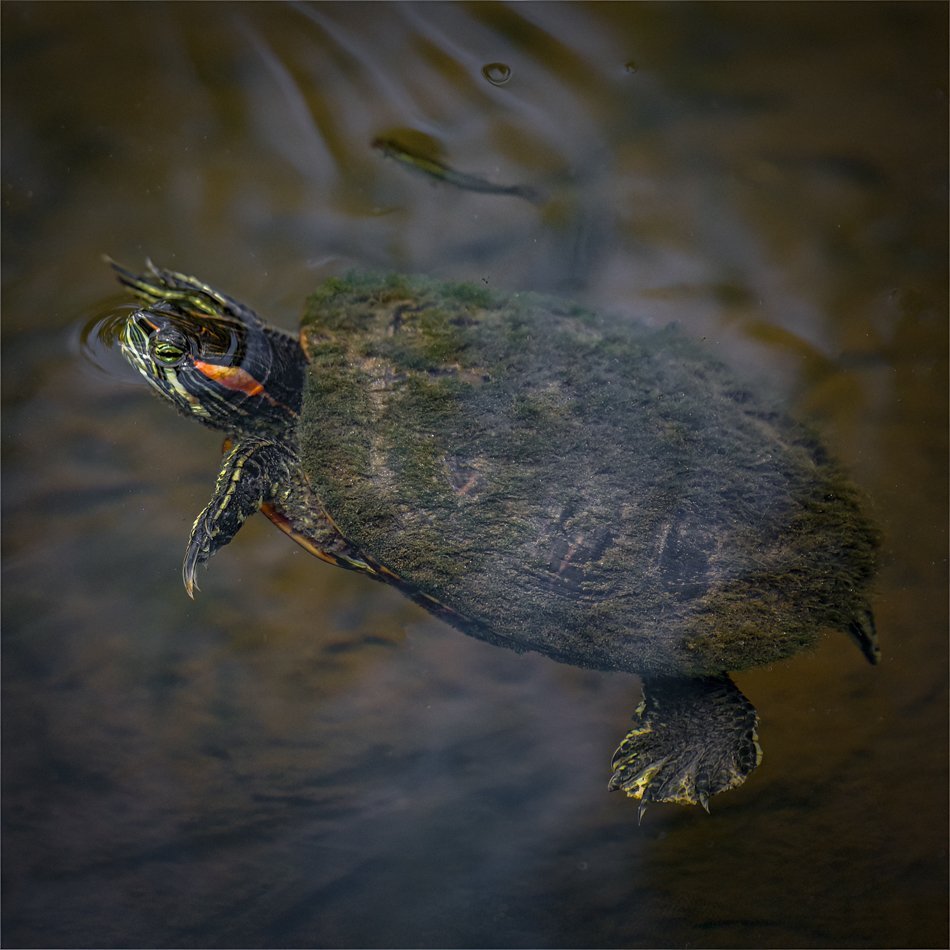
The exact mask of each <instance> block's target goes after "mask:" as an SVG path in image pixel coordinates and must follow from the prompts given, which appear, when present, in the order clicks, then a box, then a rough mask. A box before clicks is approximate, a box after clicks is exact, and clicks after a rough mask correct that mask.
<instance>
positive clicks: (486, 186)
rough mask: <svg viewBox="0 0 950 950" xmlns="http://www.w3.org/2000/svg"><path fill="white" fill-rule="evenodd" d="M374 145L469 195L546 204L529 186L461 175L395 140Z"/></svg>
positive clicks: (393, 157)
mask: <svg viewBox="0 0 950 950" xmlns="http://www.w3.org/2000/svg"><path fill="white" fill-rule="evenodd" d="M371 145H372V147H373V148H375V149H376V150H377V151H379V152H382V154H383V155H384V156H385V157H386V158H391V159H393V160H394V161H397V162H399V164H400V165H405V166H406V167H407V168H410V169H413V170H414V171H417V172H420V173H421V174H423V175H428V176H429V178H435V179H436V180H437V181H443V182H445V183H446V184H449V185H454V186H455V187H456V188H464V189H465V190H466V191H477V192H480V193H481V194H487V195H513V196H514V197H516V198H524V200H525V201H530V202H531V204H540V203H541V202H542V201H543V200H544V198H543V196H542V195H541V193H540V192H538V191H537V190H536V189H534V188H530V187H528V186H527V185H496V184H493V183H492V182H490V181H487V180H486V179H484V178H479V177H478V176H476V175H469V174H466V173H465V172H458V171H456V170H455V169H454V168H449V166H448V165H446V164H444V163H443V162H440V161H439V160H438V159H436V158H433V157H430V156H428V155H423V154H421V153H420V152H413V151H410V150H409V149H408V148H407V147H406V146H403V145H400V144H399V143H398V142H397V141H396V140H395V139H390V138H376V139H373V141H372V143H371Z"/></svg>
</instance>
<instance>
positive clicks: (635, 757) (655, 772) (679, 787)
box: [609, 676, 762, 815]
mask: <svg viewBox="0 0 950 950" xmlns="http://www.w3.org/2000/svg"><path fill="white" fill-rule="evenodd" d="M757 724H758V716H757V715H756V712H755V707H753V705H752V703H750V702H749V700H747V699H746V698H745V696H743V695H742V693H741V692H740V691H739V689H738V687H737V686H736V685H735V684H734V683H733V682H732V680H731V679H729V677H728V676H715V677H704V678H698V679H686V678H672V677H670V678H668V677H658V678H655V679H644V681H643V702H641V703H640V706H639V707H638V708H637V711H636V716H635V725H634V727H633V729H631V730H630V732H628V733H627V735H626V737H625V738H624V740H623V742H621V743H620V747H619V748H618V749H617V751H616V752H615V753H614V757H613V760H612V761H611V768H612V769H613V770H614V773H613V776H612V777H611V779H610V785H609V788H610V790H611V791H614V790H616V789H623V791H625V792H626V793H627V794H628V795H629V796H630V797H631V798H637V799H640V801H641V806H640V813H641V815H642V813H643V809H644V807H645V805H646V803H647V802H676V803H678V804H682V805H702V806H703V807H704V808H706V810H707V811H708V809H709V799H710V798H711V797H712V796H713V795H715V794H716V793H717V792H724V791H725V790H726V789H729V788H735V787H736V786H737V785H741V784H742V783H743V782H744V781H745V780H746V779H747V778H748V777H749V775H750V774H751V773H752V772H753V770H754V769H755V767H756V766H757V765H758V764H759V761H760V760H761V758H762V750H761V749H760V748H759V743H758V737H757V735H756V726H757Z"/></svg>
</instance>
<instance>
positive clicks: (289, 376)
mask: <svg viewBox="0 0 950 950" xmlns="http://www.w3.org/2000/svg"><path fill="white" fill-rule="evenodd" d="M150 266H151V265H150ZM113 267H115V269H116V271H117V272H118V274H119V279H120V281H122V283H124V284H125V285H126V286H128V287H130V288H131V289H132V290H133V291H134V292H135V293H136V294H137V295H138V296H139V297H143V298H144V299H145V300H146V302H147V305H146V306H145V307H143V308H142V309H140V310H136V311H134V312H133V313H131V314H129V316H128V317H126V319H125V321H124V323H123V324H122V325H121V327H120V328H119V330H118V334H117V335H118V340H119V347H120V349H121V351H122V353H123V355H124V356H125V358H126V359H127V360H128V361H129V362H130V363H131V364H132V366H134V367H135V368H136V369H137V370H138V371H139V372H140V373H141V374H142V376H144V377H145V379H146V380H147V381H148V383H149V384H150V385H151V386H152V388H153V389H154V390H156V391H157V392H158V393H160V394H161V395H162V396H163V397H164V398H165V399H167V400H168V401H169V402H171V403H172V404H173V405H174V406H175V408H176V409H178V410H179V411H180V412H182V413H183V414H184V415H186V416H190V417H192V418H194V419H197V420H198V421H199V422H202V423H204V424H205V425H207V426H211V427H212V428H214V429H220V430H223V431H225V432H229V433H232V434H237V433H246V432H254V433H271V434H274V435H279V434H280V433H281V432H283V431H285V430H286V429H287V427H288V426H292V425H293V424H294V423H295V422H296V418H297V415H298V413H299V411H300V400H301V393H302V388H303V373H304V356H303V352H302V350H301V349H300V345H299V344H298V342H297V340H295V339H294V338H293V337H292V336H290V335H289V334H287V333H284V332H283V331H280V330H277V329H275V328H273V327H268V326H266V325H265V324H264V322H263V321H262V320H261V319H260V318H259V317H258V316H257V315H256V314H255V313H254V312H253V311H252V310H250V309H248V308H247V307H244V306H243V305H242V304H239V303H237V301H234V300H231V299H230V298H228V297H225V296H224V295H223V294H220V293H218V292H217V291H215V290H213V289H212V288H210V287H208V286H206V285H204V284H201V283H199V282H198V281H196V280H195V279H194V278H191V277H186V276H185V275H183V274H175V273H173V272H171V271H165V270H161V269H159V268H156V267H154V266H151V273H150V274H148V275H147V276H145V277H137V276H135V275H133V274H131V273H129V272H128V271H125V270H124V269H122V268H120V267H118V266H117V265H115V264H113Z"/></svg>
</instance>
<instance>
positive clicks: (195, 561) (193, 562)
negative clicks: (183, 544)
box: [181, 514, 218, 600]
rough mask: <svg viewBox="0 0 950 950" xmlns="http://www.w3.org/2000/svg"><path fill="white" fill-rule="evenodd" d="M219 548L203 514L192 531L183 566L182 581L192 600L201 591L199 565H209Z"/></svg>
mask: <svg viewBox="0 0 950 950" xmlns="http://www.w3.org/2000/svg"><path fill="white" fill-rule="evenodd" d="M217 547H218V545H216V544H215V542H214V539H213V537H212V536H211V533H210V532H209V531H208V529H207V528H206V527H205V525H204V515H203V514H202V516H201V517H199V518H198V520H197V521H196V522H195V526H194V527H193V528H192V529H191V538H190V540H189V541H188V547H187V548H186V549H185V560H184V562H183V563H182V566H181V579H182V581H183V582H184V584H185V592H186V593H187V594H188V596H189V597H190V598H191V599H192V600H194V599H195V591H196V590H200V589H201V588H200V587H199V586H198V581H197V580H196V578H195V572H196V571H197V570H198V565H199V564H207V563H208V561H209V560H210V559H211V555H212V554H214V552H215V550H216V549H217Z"/></svg>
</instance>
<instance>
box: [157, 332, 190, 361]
mask: <svg viewBox="0 0 950 950" xmlns="http://www.w3.org/2000/svg"><path fill="white" fill-rule="evenodd" d="M150 349H151V351H152V356H153V357H154V359H155V360H156V362H159V363H162V364H163V365H164V366H177V365H178V364H179V363H180V362H181V360H182V357H184V355H185V353H187V352H188V341H187V340H186V339H185V337H184V336H183V335H182V334H181V333H179V332H178V331H177V330H166V331H165V332H163V333H159V334H156V335H155V336H154V337H152V342H151V346H150Z"/></svg>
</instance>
